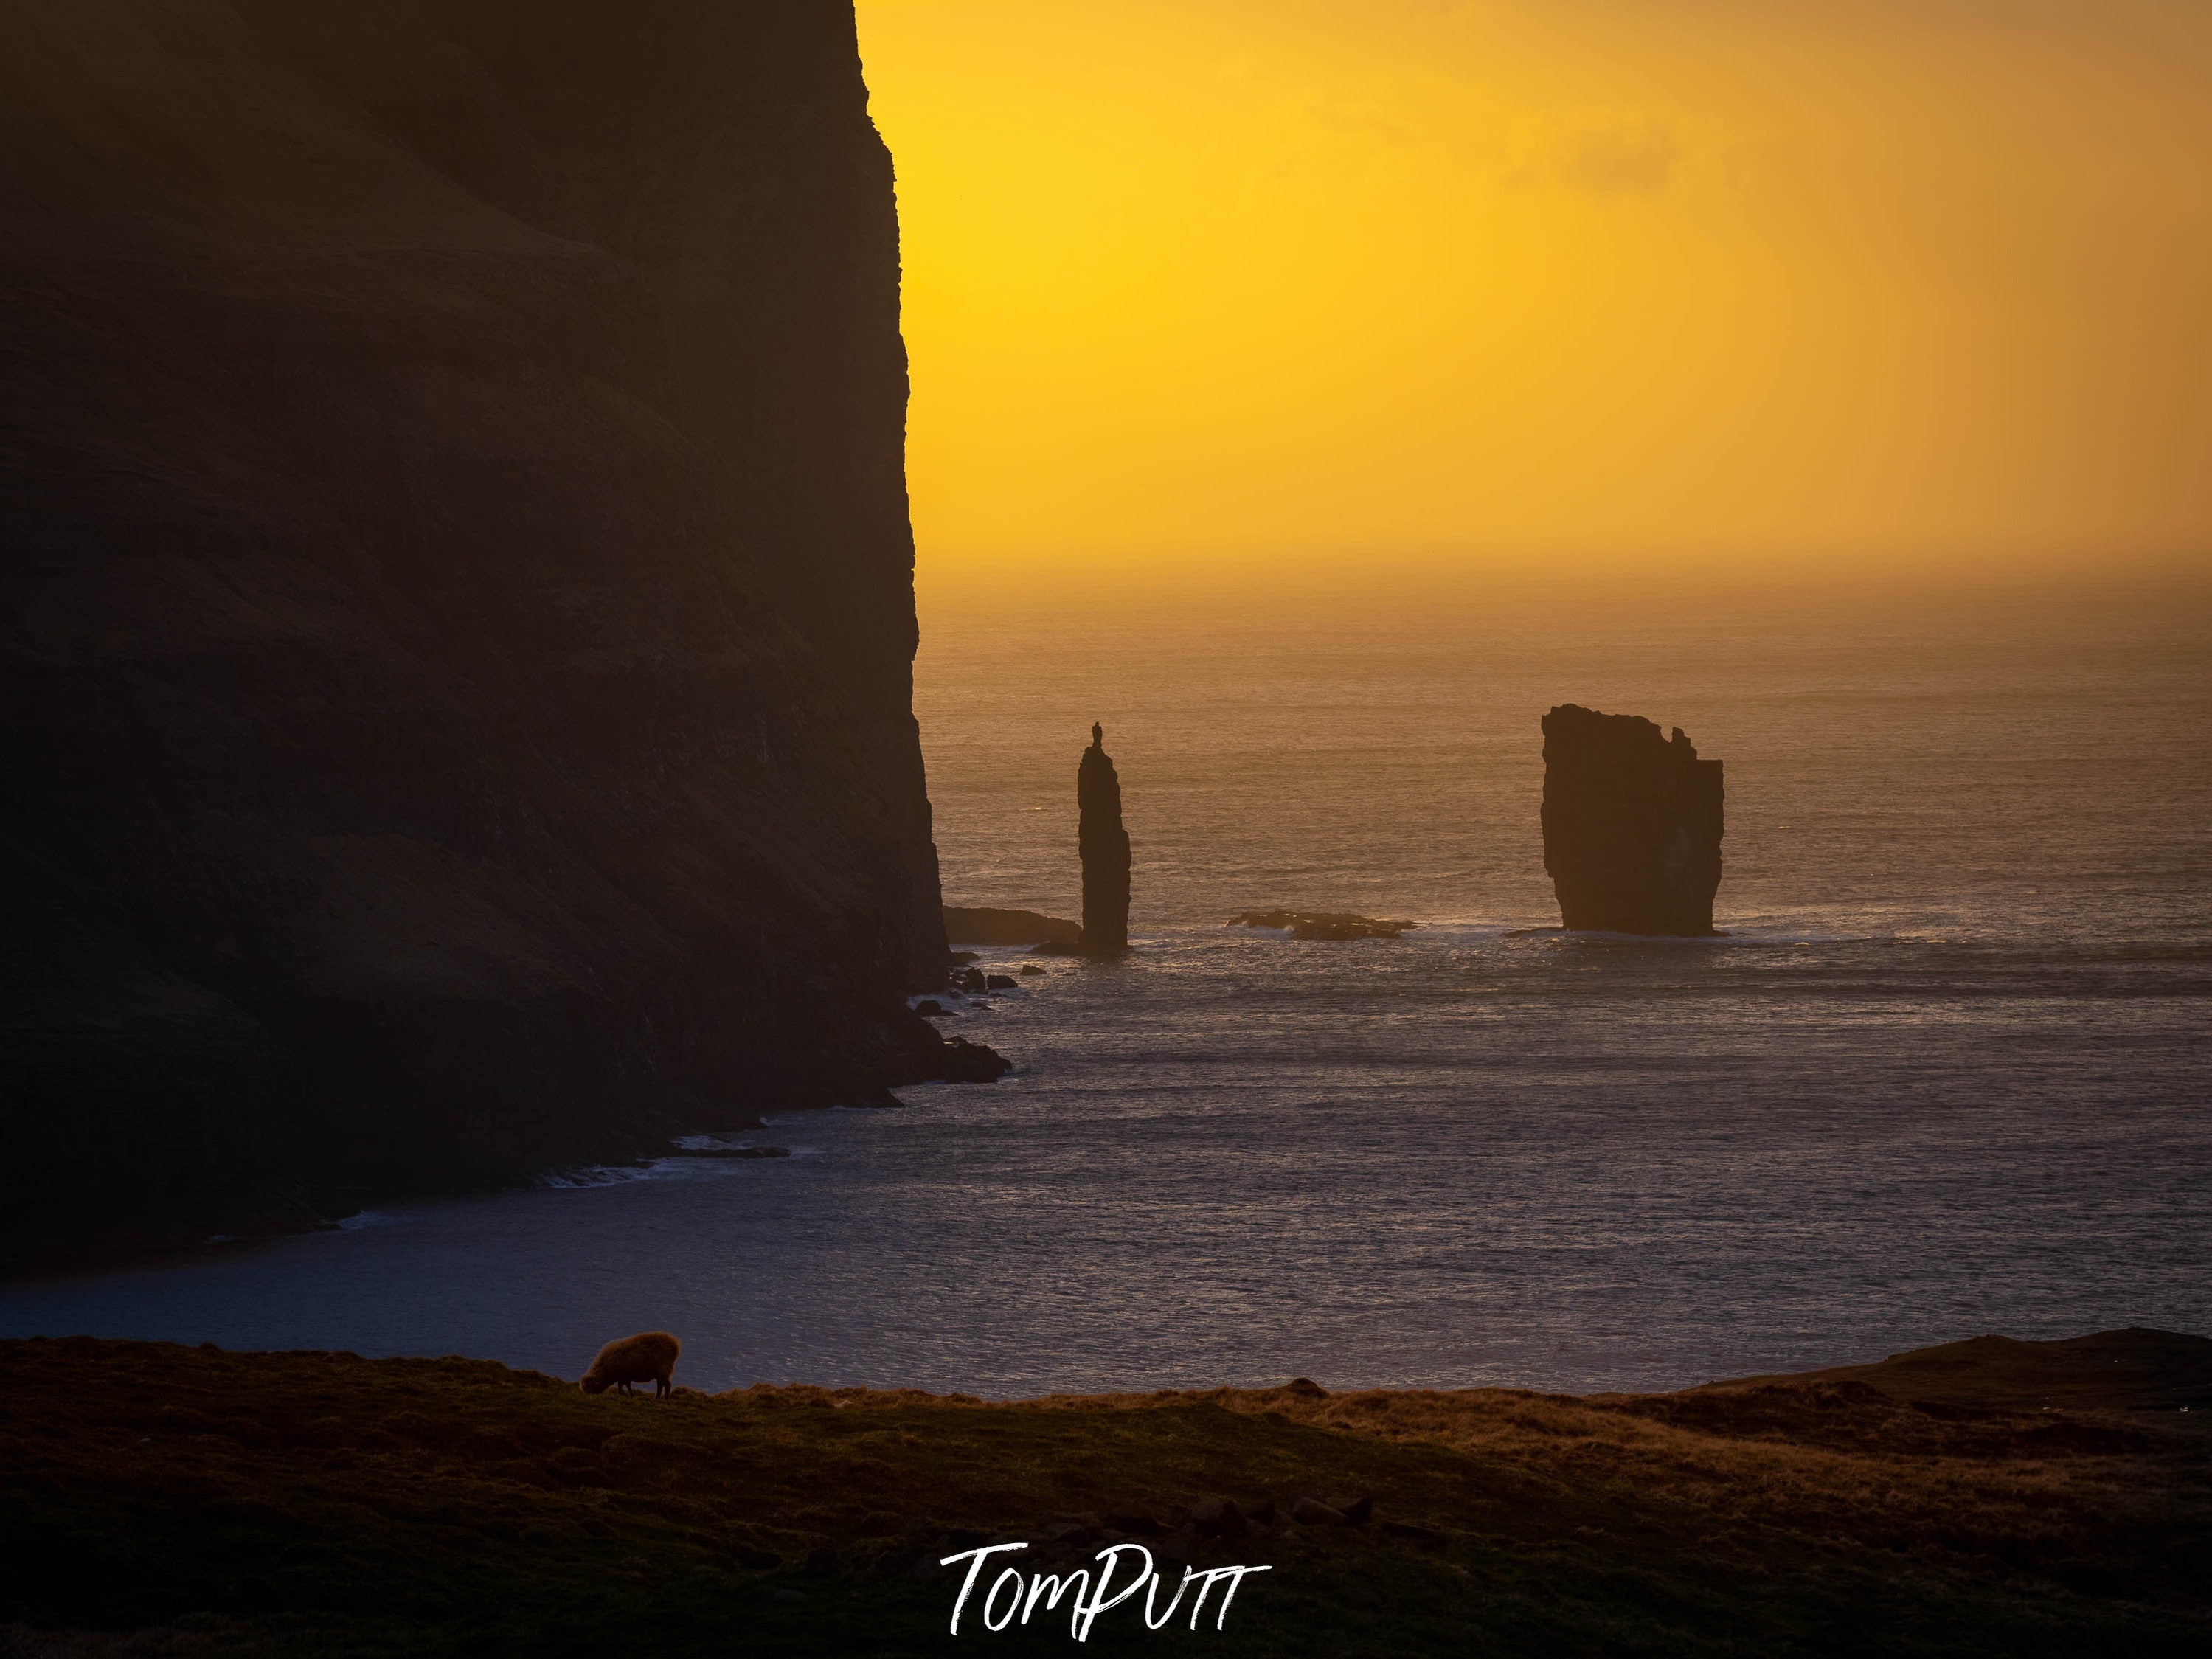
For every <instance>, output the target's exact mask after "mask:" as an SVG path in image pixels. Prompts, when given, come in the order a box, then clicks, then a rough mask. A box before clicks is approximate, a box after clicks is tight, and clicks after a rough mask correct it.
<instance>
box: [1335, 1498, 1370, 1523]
mask: <svg viewBox="0 0 2212 1659" xmlns="http://www.w3.org/2000/svg"><path fill="white" fill-rule="evenodd" d="M1374 1513H1375V1494H1374V1493H1373V1492H1362V1493H1360V1494H1359V1496H1358V1497H1357V1498H1353V1499H1352V1501H1351V1502H1350V1503H1349V1504H1346V1505H1345V1506H1344V1509H1343V1515H1344V1518H1345V1519H1346V1521H1348V1522H1351V1523H1352V1525H1353V1526H1355V1527H1364V1526H1365V1525H1366V1524H1367V1517H1368V1516H1370V1515H1372V1514H1374Z"/></svg>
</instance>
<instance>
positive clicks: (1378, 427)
mask: <svg viewBox="0 0 2212 1659" xmlns="http://www.w3.org/2000/svg"><path fill="white" fill-rule="evenodd" d="M860 21H861V38H862V45H863V49H864V52H865V56H866V68H867V72H868V78H869V82H870V86H871V89H872V100H873V109H874V112H875V115H876V118H877V120H878V124H879V125H881V126H882V128H883V130H884V135H885V137H887V138H888V139H889V141H890V145H891V148H892V150H893V153H894V155H895V156H896V160H897V164H898V170H899V179H900V197H901V206H902V217H903V222H904V230H905V238H906V305H907V310H906V327H907V333H908V341H909V343H910V346H911V349H912V352H913V359H914V370H915V403H914V410H913V428H912V444H913V447H912V457H911V471H912V482H913V488H914V495H915V515H916V522H917V528H918V531H919V533H920V537H921V548H922V556H923V560H924V564H925V568H928V567H929V566H931V565H932V564H937V565H942V566H956V565H963V564H969V565H987V564H989V563H990V562H993V561H994V559H1004V558H1006V557H1009V556H1018V557H1029V556H1037V555H1039V554H1040V553H1041V552H1042V550H1049V557H1050V558H1051V559H1052V560H1053V561H1054V562H1061V563H1067V564H1075V563H1082V562H1091V563H1099V562H1123V561H1128V560H1136V561H1139V562H1142V561H1144V560H1146V559H1148V558H1158V557H1163V556H1174V557H1178V558H1180V557H1182V556H1220V557H1225V558H1227V559H1229V560H1231V561H1234V560H1235V559H1237V558H1238V557H1241V556H1249V555H1255V554H1264V555H1265V556H1267V557H1268V558H1270V559H1271V560H1282V559H1297V558H1299V557H1301V556H1320V557H1335V556H1349V555H1350V554H1351V553H1352V551H1353V550H1359V551H1360V552H1362V553H1367V552H1375V553H1381V554H1385V555H1389V556H1396V557H1413V558H1419V559H1423V560H1436V561H1440V562H1446V563H1449V564H1459V565H1472V566H1477V567H1484V568H1495V567H1500V566H1527V565H1529V564H1542V563H1547V562H1554V561H1558V560H1560V559H1563V558H1565V559H1571V560H1574V561H1577V562H1582V563H1596V564H1600V565H1603V564H1609V563H1617V562H1629V561H1634V562H1639V563H1641V564H1643V565H1644V566H1645V567H1646V568H1651V567H1654V566H1656V568H1659V569H1660V570H1662V571H1664V570H1676V569H1692V568H1744V567H1751V568H1758V569H1760V570H1762V571H1765V572H1768V573H1771V574H1787V573H1792V572H1796V571H1801V570H1810V571H1827V570H1833V569H1837V568H1844V569H1856V568H1863V567H1865V566H1867V565H1869V564H1872V565H1875V566H1880V567H1884V568H1893V567H1896V566H1899V565H1902V566H1905V567H1911V568H1920V569H1923V570H1956V569H1960V568H1975V569H1979V568H1996V569H2007V568H2021V567H2027V568H2034V569H2037V570H2040V571H2044V572H2049V571H2051V570H2053V569H2055V568H2056V569H2063V568H2069V567H2079V568H2095V569H2106V570H2108V569H2111V568H2113V567H2115V566H2127V567H2130V568H2140V567H2142V566H2144V565H2146V564H2149V565H2164V566H2166V567H2168V568H2172V567H2173V566H2176V565H2180V566H2183V567H2190V566H2194V567H2196V568H2203V565H2204V563H2205V562H2206V560H2207V550H2208V549H2212V469H2208V468H2207V467H2205V466H2204V465H2203V456H2204V455H2205V454H2207V453H2212V374H2207V369H2208V368H2212V302H2208V301H2207V300H2206V298H2205V296H2206V295H2208V294H2212V98H2207V97H2206V96H2205V88H2206V87H2207V86H2208V85H2212V9H2207V8H2204V7H2203V6H2198V5H2191V4H2181V3H2171V0H2096V3H2089V0H2072V3H2060V0H2017V3H2006V4H1998V3H1991V0H1925V3H1916V4H1906V3H1903V0H1871V3H1857V4H1851V5H1815V4H1812V3H1787V0H1784V3H1776V0H1677V3H1671V4H1663V5H1662V4H1650V3H1632V0H1549V3H1542V4H1539V3H1534V0H1498V3H1489V4H1474V3H1455V0H1054V3H1053V4H1050V5H1038V4H1035V3H1030V0H861V4H860Z"/></svg>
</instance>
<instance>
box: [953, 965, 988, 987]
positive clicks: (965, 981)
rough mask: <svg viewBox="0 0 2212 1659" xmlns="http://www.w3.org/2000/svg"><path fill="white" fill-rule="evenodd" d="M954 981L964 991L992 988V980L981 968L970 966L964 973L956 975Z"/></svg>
mask: <svg viewBox="0 0 2212 1659" xmlns="http://www.w3.org/2000/svg"><path fill="white" fill-rule="evenodd" d="M952 983H953V984H954V986H955V987H957V988H958V989H960V990H963V991H987V990H989V989H990V988H991V981H990V980H989V979H988V978H987V976H986V975H984V972H983V970H982V969H981V968H970V969H968V971H967V972H966V973H964V974H956V975H953V979H952Z"/></svg>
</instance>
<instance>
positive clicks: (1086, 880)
mask: <svg viewBox="0 0 2212 1659" xmlns="http://www.w3.org/2000/svg"><path fill="white" fill-rule="evenodd" d="M1075 799H1076V804H1077V805H1078V806H1079V807H1080V808H1081V810H1082V813H1083V827H1082V829H1081V831H1080V836H1081V841H1082V848H1083V954H1084V955H1085V956H1087V957H1118V956H1120V955H1121V954H1122V953H1123V952H1124V951H1127V949H1128V948H1129V832H1128V831H1127V830H1126V829H1123V828H1122V827H1121V779H1120V778H1119V777H1118V776H1116V775H1115V771H1114V762H1113V760H1112V758H1111V757H1109V755H1108V754H1107V753H1106V733H1105V731H1104V729H1103V727H1101V726H1092V727H1091V747H1090V748H1088V749H1086V750H1084V751H1083V764H1082V765H1081V766H1080V767H1079V768H1077V769H1076V774H1075Z"/></svg>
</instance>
